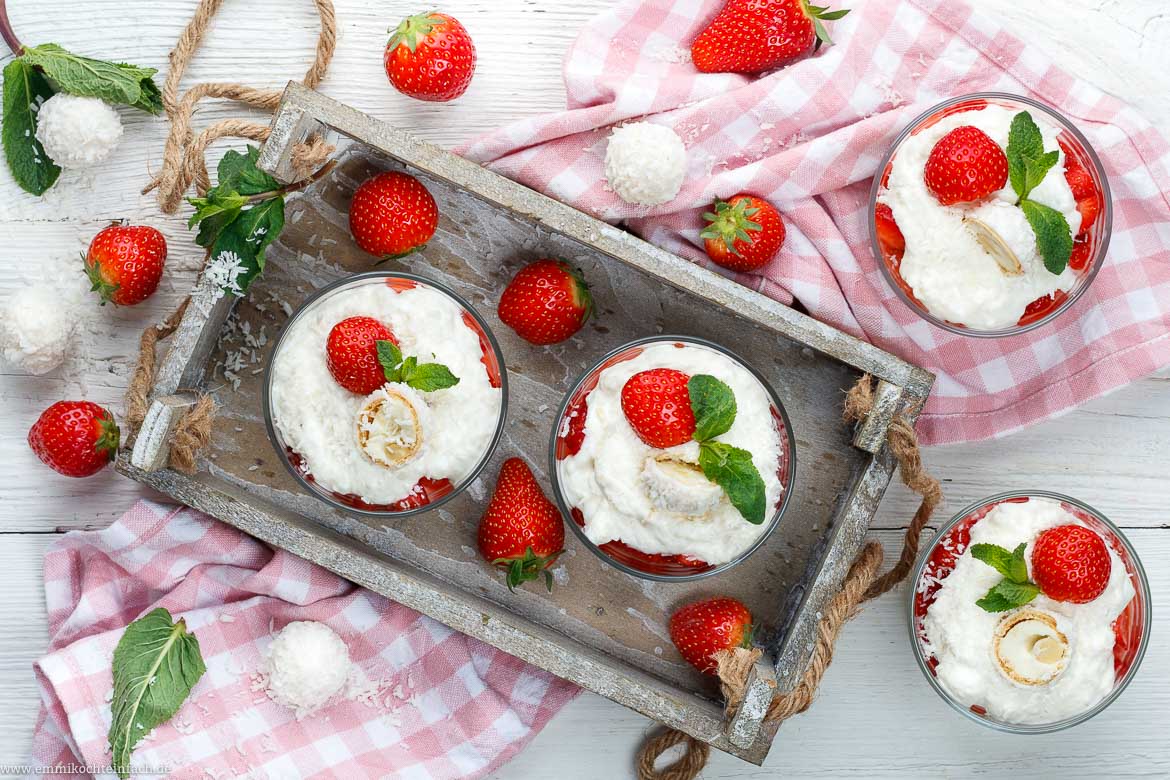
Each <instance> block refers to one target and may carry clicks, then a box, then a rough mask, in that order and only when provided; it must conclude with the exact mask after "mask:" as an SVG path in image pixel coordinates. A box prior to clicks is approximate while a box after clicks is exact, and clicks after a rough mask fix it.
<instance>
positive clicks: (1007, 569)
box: [909, 491, 1150, 734]
mask: <svg viewBox="0 0 1170 780" xmlns="http://www.w3.org/2000/svg"><path fill="white" fill-rule="evenodd" d="M914 582H915V584H916V587H915V588H914V589H913V590H912V592H911V594H910V600H909V608H910V630H911V643H912V645H913V646H914V652H915V657H916V658H917V660H918V664H919V667H920V668H921V669H922V671H923V673H924V674H925V675H926V678H927V679H928V680H929V681H930V684H931V686H932V687H933V688H934V689H935V691H936V692H938V694H939V695H940V696H942V697H943V699H945V700H946V701H947V702H948V703H949V704H950V705H951V706H953V707H954V708H955V709H957V710H959V711H960V712H962V713H964V714H965V715H967V716H969V717H971V718H973V719H974V720H977V721H978V722H980V723H982V724H984V725H988V726H991V727H993V728H997V729H1000V730H1004V731H1011V732H1016V733H1024V734H1035V733H1045V732H1050V731H1057V730H1059V729H1062V728H1067V727H1069V726H1073V725H1076V724H1077V723H1081V722H1083V721H1085V720H1088V719H1089V718H1091V717H1093V715H1095V714H1097V713H1098V712H1100V711H1102V710H1103V709H1105V708H1106V707H1107V706H1109V704H1110V703H1112V702H1113V700H1114V699H1116V698H1117V696H1118V695H1120V693H1121V691H1122V690H1123V689H1124V688H1125V687H1126V685H1128V684H1129V682H1130V680H1132V679H1133V677H1134V674H1135V673H1136V672H1137V668H1138V666H1139V664H1140V663H1141V659H1142V656H1143V655H1144V653H1145V649H1146V645H1147V643H1148V641H1149V627H1150V589H1149V583H1148V582H1147V580H1146V575H1145V572H1144V571H1143V570H1142V566H1141V563H1140V562H1139V560H1138V558H1137V555H1136V553H1135V552H1134V550H1133V548H1132V547H1131V546H1130V544H1129V542H1128V541H1127V540H1126V539H1125V537H1124V536H1123V535H1122V533H1121V531H1120V530H1119V529H1118V528H1117V527H1116V526H1115V525H1113V523H1111V522H1110V521H1109V520H1108V519H1106V518H1105V517H1104V516H1103V515H1101V514H1100V513H1099V512H1097V511H1095V510H1094V509H1092V508H1091V507H1089V506H1088V505H1086V504H1083V503H1081V502H1079V501H1076V500H1075V499H1072V498H1069V497H1067V496H1062V495H1058V494H1055V493H1046V492H1041V491H1031V492H1027V493H1004V494H1001V495H998V496H993V497H992V498H989V499H986V500H984V501H980V502H978V503H976V504H974V505H972V506H970V507H968V508H967V509H965V510H963V511H962V512H960V513H959V514H958V515H957V516H956V517H955V518H954V519H952V520H951V521H950V522H949V523H947V525H946V526H944V527H943V528H942V529H940V530H939V532H938V534H937V535H936V537H935V539H934V540H933V542H932V544H931V545H930V547H929V549H927V550H926V551H925V552H924V553H923V555H922V557H921V559H920V560H919V563H918V567H917V570H916V572H915V577H914Z"/></svg>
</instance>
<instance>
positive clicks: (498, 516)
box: [478, 458, 565, 590]
mask: <svg viewBox="0 0 1170 780" xmlns="http://www.w3.org/2000/svg"><path fill="white" fill-rule="evenodd" d="M478 543H479V553H480V555H482V556H483V557H484V560H486V561H488V562H489V563H491V564H492V565H494V566H499V567H501V568H503V569H506V570H507V572H508V575H507V580H506V581H507V583H508V589H509V590H513V589H515V588H516V586H517V585H520V584H522V583H525V582H528V581H529V580H535V579H537V578H539V577H541V576H542V574H543V576H544V583H545V587H547V588H548V589H549V590H552V573H551V572H550V571H548V568H549V567H550V566H552V565H553V563H554V562H556V559H557V557H558V556H560V554H561V553H563V552H564V551H565V524H564V522H563V521H562V519H561V513H560V511H559V510H558V509H557V508H556V505H555V504H553V502H551V501H549V500H548V498H547V497H546V496H545V495H544V491H542V490H541V489H540V485H539V484H538V483H537V481H536V477H534V476H532V470H531V469H529V468H528V464H527V463H525V462H524V461H522V460H520V458H509V459H508V460H506V461H504V465H503V467H501V468H500V478H499V480H498V481H497V482H496V492H495V493H493V494H492V500H491V501H490V502H489V503H488V507H487V511H485V512H484V514H483V519H481V520H480V521H479V536H478Z"/></svg>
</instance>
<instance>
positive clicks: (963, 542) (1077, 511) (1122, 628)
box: [914, 497, 1145, 714]
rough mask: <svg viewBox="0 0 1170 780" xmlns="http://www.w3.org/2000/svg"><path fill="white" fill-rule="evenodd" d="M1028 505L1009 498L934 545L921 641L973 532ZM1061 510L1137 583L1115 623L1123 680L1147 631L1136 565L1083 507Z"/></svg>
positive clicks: (921, 589)
mask: <svg viewBox="0 0 1170 780" xmlns="http://www.w3.org/2000/svg"><path fill="white" fill-rule="evenodd" d="M1027 501H1028V499H1027V498H1026V497H1020V498H1009V499H1006V500H1004V501H997V502H996V503H993V504H987V505H986V506H983V507H980V508H979V509H977V510H975V511H974V512H972V513H971V514H970V515H968V516H967V517H964V518H963V519H962V520H960V521H959V522H958V523H956V524H955V525H954V526H953V527H952V528H951V530H950V531H949V532H948V533H947V535H946V536H945V537H943V538H942V539H941V540H939V542H938V543H937V544H936V545H935V547H934V549H933V550H932V551H931V553H930V557H929V558H928V559H927V562H926V566H925V567H924V568H923V570H922V576H921V577H920V578H919V580H918V583H917V590H916V592H915V594H914V629H915V633H916V634H917V635H918V637H919V639H920V640H923V639H925V633H924V629H923V627H922V621H923V620H924V619H925V617H926V612H927V610H928V609H930V605H931V604H933V603H934V600H935V598H936V597H937V595H938V591H939V589H940V588H942V584H943V580H945V579H946V578H947V576H948V575H950V573H951V572H952V571H954V569H955V563H956V561H957V560H958V558H959V556H961V555H962V554H963V553H964V552H965V551H966V549H967V546H968V545H969V544H970V543H971V528H972V527H973V526H974V525H975V524H976V523H978V522H979V521H980V520H982V519H983V518H984V517H986V516H987V514H988V513H989V512H990V511H991V510H992V509H994V508H995V507H997V506H999V505H1000V504H1005V503H1017V504H1021V503H1026V502H1027ZM1061 506H1062V507H1063V508H1064V509H1065V511H1067V512H1069V513H1070V514H1072V515H1073V516H1075V517H1076V518H1077V519H1078V520H1080V521H1081V522H1083V523H1084V524H1085V525H1087V526H1088V527H1089V528H1092V529H1093V530H1094V531H1096V532H1097V533H1098V534H1100V535H1101V538H1102V539H1104V540H1105V541H1106V542H1107V543H1108V544H1109V546H1110V547H1112V548H1113V551H1114V552H1116V553H1117V555H1118V557H1119V558H1121V561H1122V563H1124V564H1125V568H1126V570H1127V571H1128V572H1129V574H1130V578H1131V579H1132V580H1133V581H1134V590H1135V591H1136V594H1135V595H1134V597H1133V599H1132V600H1131V601H1130V602H1129V605H1128V606H1126V608H1125V610H1124V611H1123V612H1122V613H1121V614H1120V615H1119V616H1118V617H1117V620H1115V621H1114V622H1113V635H1114V637H1115V639H1114V644H1113V669H1114V672H1115V674H1116V676H1117V679H1121V678H1122V677H1124V676H1125V674H1126V672H1128V671H1129V669H1130V667H1131V666H1132V665H1133V662H1134V660H1135V659H1136V658H1137V652H1138V648H1139V647H1140V646H1141V638H1142V633H1143V631H1144V630H1145V626H1144V625H1143V609H1142V608H1143V604H1142V598H1143V596H1142V591H1141V588H1140V587H1139V584H1138V582H1137V580H1138V578H1137V575H1136V574H1135V573H1134V567H1133V561H1132V560H1131V559H1130V556H1129V553H1128V551H1127V550H1126V549H1125V546H1124V545H1123V544H1122V543H1121V540H1120V539H1118V538H1117V536H1116V535H1115V534H1113V532H1112V531H1110V530H1109V527H1108V526H1106V525H1105V524H1104V523H1102V522H1101V521H1100V520H1098V519H1097V518H1095V517H1093V516H1092V515H1090V514H1089V513H1087V512H1085V511H1084V510H1082V509H1081V508H1080V507H1077V506H1073V505H1071V504H1061ZM927 664H928V665H929V666H930V669H931V671H933V670H934V668H935V666H937V665H938V661H937V660H936V659H935V658H934V657H930V658H928V659H927ZM972 709H974V708H972ZM980 714H983V713H980Z"/></svg>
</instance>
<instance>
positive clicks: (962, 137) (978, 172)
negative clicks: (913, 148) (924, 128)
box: [923, 125, 1008, 206]
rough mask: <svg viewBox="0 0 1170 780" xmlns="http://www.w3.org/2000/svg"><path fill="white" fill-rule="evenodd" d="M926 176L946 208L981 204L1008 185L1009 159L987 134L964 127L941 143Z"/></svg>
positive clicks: (928, 158) (951, 132) (928, 161)
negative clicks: (965, 204)
mask: <svg viewBox="0 0 1170 780" xmlns="http://www.w3.org/2000/svg"><path fill="white" fill-rule="evenodd" d="M923 175H924V176H925V178H926V188H927V189H928V190H930V191H931V193H933V194H934V197H935V198H937V199H938V202H939V203H941V204H942V205H944V206H951V205H954V204H955V203H966V202H968V201H973V200H981V199H983V198H986V197H987V196H988V195H990V194H991V193H993V192H995V191H996V190H999V189H1002V188H1003V186H1004V185H1005V184H1007V180H1008V160H1007V155H1006V154H1004V151H1003V149H1000V148H999V144H997V143H996V142H995V141H993V140H991V136H989V135H987V133H985V132H983V131H982V130H980V129H979V128H977V127H972V126H971V125H963V126H962V127H956V128H955V129H954V130H952V131H950V132H949V133H947V134H946V135H944V136H943V137H942V138H940V139H938V142H937V143H935V145H934V148H933V149H931V150H930V156H929V157H927V158H926V168H925V169H924V171H923Z"/></svg>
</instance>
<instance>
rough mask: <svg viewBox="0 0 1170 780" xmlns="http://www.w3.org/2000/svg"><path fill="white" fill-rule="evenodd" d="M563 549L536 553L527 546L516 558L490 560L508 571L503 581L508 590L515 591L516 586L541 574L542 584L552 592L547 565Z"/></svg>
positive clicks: (551, 562) (554, 559) (548, 565)
mask: <svg viewBox="0 0 1170 780" xmlns="http://www.w3.org/2000/svg"><path fill="white" fill-rule="evenodd" d="M563 552H564V550H557V551H556V552H555V553H553V554H552V555H544V556H541V555H537V554H536V553H535V552H533V550H532V547H531V546H530V547H528V549H526V550H525V551H524V555H523V556H520V557H516V558H497V559H495V560H494V561H492V564H493V565H494V566H499V567H500V568H501V569H504V570H506V571H507V572H508V576H507V578H506V579H505V582H506V583H507V585H508V590H510V591H515V590H516V588H517V586H519V585H523V584H524V583H525V582H531V581H532V580H535V579H539V578H540V577H541V576H542V575H543V577H544V586H545V587H546V588H548V590H549V592H550V593H551V592H552V573H551V572H549V571H547V569H548V567H550V566H552V565H553V563H554V562H556V559H557V558H559V557H560V556H561V553H563Z"/></svg>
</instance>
